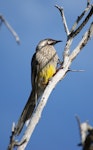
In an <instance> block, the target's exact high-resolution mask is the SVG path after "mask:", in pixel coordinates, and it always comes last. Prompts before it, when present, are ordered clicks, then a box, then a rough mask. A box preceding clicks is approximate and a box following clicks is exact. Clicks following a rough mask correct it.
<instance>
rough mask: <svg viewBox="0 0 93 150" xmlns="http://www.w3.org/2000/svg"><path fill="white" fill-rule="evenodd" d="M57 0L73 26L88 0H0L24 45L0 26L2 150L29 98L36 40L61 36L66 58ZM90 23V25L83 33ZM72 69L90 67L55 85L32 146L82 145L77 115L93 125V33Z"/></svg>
mask: <svg viewBox="0 0 93 150" xmlns="http://www.w3.org/2000/svg"><path fill="white" fill-rule="evenodd" d="M92 2H93V1H92ZM55 4H58V5H60V6H62V7H63V8H64V11H65V14H66V18H67V22H68V26H69V28H71V26H72V25H73V23H74V21H75V20H76V17H77V16H78V15H79V14H80V13H81V12H82V10H83V9H84V8H85V7H86V0H85V1H84V0H78V1H75V0H69V1H67V0H65V1H60V0H52V1H50V0H47V1H43V0H39V1H38V0H31V1H30V0H26V1H25V0H20V1H19V0H16V1H13V0H7V1H5V0H0V12H1V13H2V14H3V15H4V17H5V18H6V19H7V20H8V22H9V23H10V24H11V25H12V27H13V28H14V29H15V31H16V32H17V33H18V35H19V37H20V39H21V44H20V45H17V44H16V42H15V39H14V37H12V35H11V33H10V32H9V31H8V30H7V28H6V27H5V25H2V26H1V27H0V150H6V148H7V146H8V143H9V136H10V134H11V126H12V122H17V120H18V118H19V116H20V114H21V112H22V109H23V107H24V105H25V103H26V101H27V99H28V97H29V94H30V91H31V81H30V72H31V71H30V62H31V57H32V55H33V53H34V51H35V47H36V45H37V43H38V42H39V41H40V40H41V39H44V38H47V37H49V38H54V39H58V40H62V41H63V42H62V43H59V44H58V45H56V49H57V52H58V54H59V56H60V59H62V53H63V50H64V46H65V42H66V34H65V32H64V28H63V24H62V22H61V17H60V14H59V12H58V10H57V9H56V8H55V7H54V5H55ZM91 21H93V18H92V19H91ZM91 21H89V23H90V22H91ZM88 27H89V24H88V25H87V26H85V28H84V30H83V31H82V32H81V37H82V35H83V33H84V32H85V31H86V30H87V28H88ZM79 40H80V36H78V38H75V41H74V42H73V45H72V47H71V49H72V50H73V48H75V46H76V44H77V43H78V42H79ZM71 69H84V70H85V72H81V73H80V72H78V73H73V72H72V73H68V74H67V75H66V77H65V78H64V80H63V81H61V82H60V83H59V84H58V85H57V87H56V88H55V89H54V91H53V92H52V94H51V96H50V98H49V101H48V103H47V105H46V107H45V109H44V111H43V114H42V118H41V120H40V122H39V124H38V125H37V127H36V129H35V131H34V133H33V135H32V138H31V140H30V142H29V144H28V146H27V148H26V149H27V150H37V149H39V150H60V149H64V150H78V149H80V148H79V147H77V144H78V143H79V142H80V137H79V130H78V126H77V122H76V120H75V114H78V115H79V117H80V118H81V121H85V120H89V123H90V124H91V125H93V38H92V39H91V41H89V43H88V44H87V46H86V47H85V48H84V49H83V51H82V52H81V53H80V54H79V56H78V57H77V58H76V59H75V61H74V62H73V64H72V66H71Z"/></svg>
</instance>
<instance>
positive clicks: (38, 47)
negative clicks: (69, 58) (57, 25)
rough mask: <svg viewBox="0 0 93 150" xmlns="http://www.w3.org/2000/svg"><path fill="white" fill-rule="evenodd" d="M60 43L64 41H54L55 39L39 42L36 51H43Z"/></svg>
mask: <svg viewBox="0 0 93 150" xmlns="http://www.w3.org/2000/svg"><path fill="white" fill-rule="evenodd" d="M58 42H62V41H60V40H53V39H44V40H42V41H40V42H39V44H38V45H37V47H36V51H37V50H40V49H42V48H43V47H45V46H47V45H55V44H57V43H58Z"/></svg>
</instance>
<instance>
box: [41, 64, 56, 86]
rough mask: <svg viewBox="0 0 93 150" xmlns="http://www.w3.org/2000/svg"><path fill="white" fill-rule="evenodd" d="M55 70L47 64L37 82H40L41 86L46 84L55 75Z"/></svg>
mask: <svg viewBox="0 0 93 150" xmlns="http://www.w3.org/2000/svg"><path fill="white" fill-rule="evenodd" d="M55 72H56V68H55V67H54V66H53V65H51V64H49V65H47V66H45V67H44V68H43V69H42V71H40V73H39V80H40V81H41V82H42V84H47V83H48V81H49V79H50V78H51V77H52V76H53V75H54V74H55Z"/></svg>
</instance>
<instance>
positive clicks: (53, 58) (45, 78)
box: [15, 38, 61, 135]
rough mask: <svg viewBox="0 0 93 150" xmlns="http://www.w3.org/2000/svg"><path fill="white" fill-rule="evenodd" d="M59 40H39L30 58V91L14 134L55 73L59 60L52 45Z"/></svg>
mask: <svg viewBox="0 0 93 150" xmlns="http://www.w3.org/2000/svg"><path fill="white" fill-rule="evenodd" d="M58 42H61V41H60V40H54V39H50V38H47V39H44V40H41V41H40V42H39V43H38V45H37V47H36V51H35V53H34V54H33V56H32V60H31V83H32V91H31V93H30V96H29V98H28V101H27V103H26V105H25V107H24V109H23V111H22V113H21V116H20V118H19V120H18V123H17V125H16V127H15V135H19V134H20V132H21V131H22V129H23V126H24V124H25V123H26V121H27V120H29V119H30V118H31V117H32V114H33V112H34V109H35V107H36V105H37V102H38V99H39V98H40V97H41V96H42V94H43V92H44V90H45V88H46V86H47V84H48V82H49V80H50V79H51V78H52V76H53V75H54V74H55V73H56V70H57V65H58V62H59V57H58V54H57V52H56V50H55V48H54V45H55V44H57V43H58Z"/></svg>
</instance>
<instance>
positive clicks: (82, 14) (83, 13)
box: [70, 4, 92, 33]
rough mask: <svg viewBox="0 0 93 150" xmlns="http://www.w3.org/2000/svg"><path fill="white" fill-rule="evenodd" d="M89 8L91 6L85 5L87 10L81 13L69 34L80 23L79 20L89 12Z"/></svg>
mask: <svg viewBox="0 0 93 150" xmlns="http://www.w3.org/2000/svg"><path fill="white" fill-rule="evenodd" d="M90 7H92V5H89V4H88V5H87V8H86V9H85V10H84V11H83V12H82V13H81V15H80V16H78V18H77V20H76V22H75V23H74V25H73V26H72V29H71V30H70V33H71V32H73V31H74V30H75V29H76V27H77V25H78V23H79V22H80V21H81V19H82V18H83V17H84V15H85V14H86V13H87V12H88V11H89V10H90Z"/></svg>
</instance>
